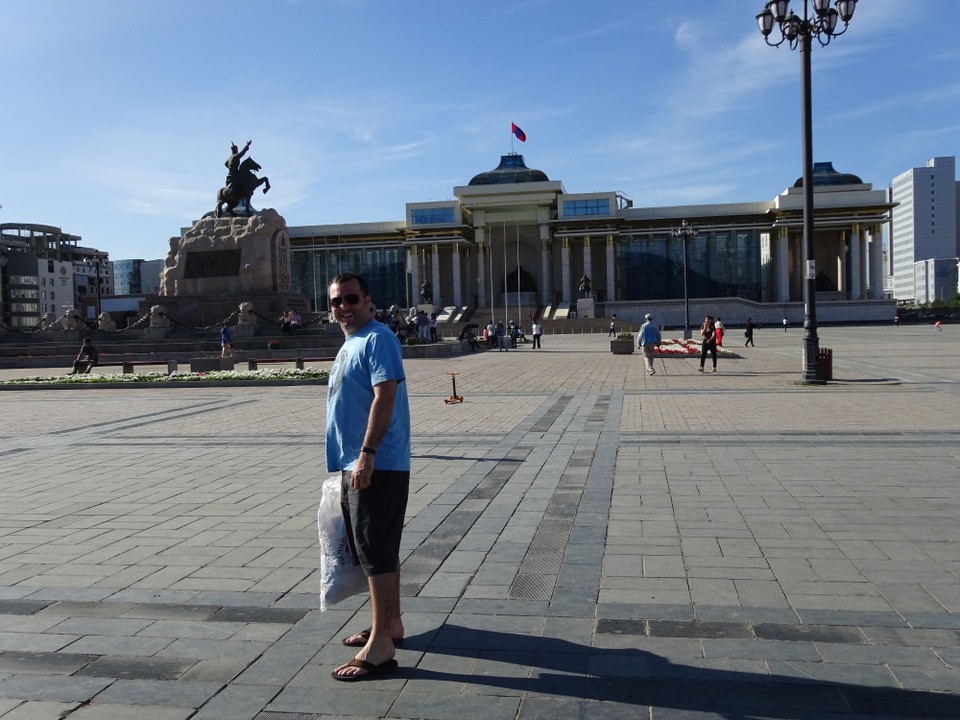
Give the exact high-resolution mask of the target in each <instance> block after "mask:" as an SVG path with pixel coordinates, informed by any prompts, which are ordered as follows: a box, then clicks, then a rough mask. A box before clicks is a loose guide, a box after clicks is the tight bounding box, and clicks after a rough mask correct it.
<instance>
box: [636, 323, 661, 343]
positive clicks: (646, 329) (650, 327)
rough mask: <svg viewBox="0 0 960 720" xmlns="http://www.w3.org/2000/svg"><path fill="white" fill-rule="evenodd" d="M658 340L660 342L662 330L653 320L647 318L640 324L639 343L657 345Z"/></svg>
mask: <svg viewBox="0 0 960 720" xmlns="http://www.w3.org/2000/svg"><path fill="white" fill-rule="evenodd" d="M658 342H660V330H659V329H658V328H657V326H656V325H654V324H653V322H652V321H650V320H647V322H645V323H644V324H643V325H641V326H640V337H639V339H638V340H637V345H639V346H640V347H643V346H644V345H655V344H656V343H658Z"/></svg>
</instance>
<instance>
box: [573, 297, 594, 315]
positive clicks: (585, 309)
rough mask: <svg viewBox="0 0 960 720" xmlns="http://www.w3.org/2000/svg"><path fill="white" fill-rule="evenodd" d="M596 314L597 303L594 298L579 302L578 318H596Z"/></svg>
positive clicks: (581, 299) (582, 299) (583, 299)
mask: <svg viewBox="0 0 960 720" xmlns="http://www.w3.org/2000/svg"><path fill="white" fill-rule="evenodd" d="M596 312H597V311H596V302H595V301H594V299H593V298H580V299H579V300H577V317H578V318H595V317H596V316H597V314H596Z"/></svg>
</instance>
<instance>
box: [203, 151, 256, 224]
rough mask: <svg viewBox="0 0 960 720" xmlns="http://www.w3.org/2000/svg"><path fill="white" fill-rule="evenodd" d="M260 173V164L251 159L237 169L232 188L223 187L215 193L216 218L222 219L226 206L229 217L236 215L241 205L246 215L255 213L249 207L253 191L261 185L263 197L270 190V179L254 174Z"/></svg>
mask: <svg viewBox="0 0 960 720" xmlns="http://www.w3.org/2000/svg"><path fill="white" fill-rule="evenodd" d="M259 171H260V164H259V163H258V162H257V161H256V160H254V159H253V158H247V159H246V160H244V161H243V162H242V163H240V167H239V168H238V169H237V177H236V183H235V185H234V186H232V187H231V186H229V185H227V186H224V187H222V188H220V190H218V191H217V209H216V210H215V211H214V215H215V216H216V217H223V208H224V206H226V208H227V213H228V214H229V215H236V214H237V213H236V212H234V211H235V210H236V209H237V207H238V206H239V205H240V204H241V203H243V206H244V208H245V209H246V214H247V215H252V214H253V213H254V212H256V211H255V210H254V209H253V207H252V206H251V205H250V199H251V198H252V197H253V193H254V191H255V190H256V189H257V188H258V187H260V186H261V185H265V186H266V187H264V189H263V193H264V195H266V194H267V192H268V191H269V190H270V179H269V178H268V177H266V176H263V177H257V175H256V173H257V172H259Z"/></svg>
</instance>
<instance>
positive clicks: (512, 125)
mask: <svg viewBox="0 0 960 720" xmlns="http://www.w3.org/2000/svg"><path fill="white" fill-rule="evenodd" d="M510 130H511V131H512V132H513V134H514V135H516V136H517V140H519V141H520V142H526V141H527V134H526V133H525V132H524V131H523V130H521V129H520V128H518V127H517V124H516V123H510Z"/></svg>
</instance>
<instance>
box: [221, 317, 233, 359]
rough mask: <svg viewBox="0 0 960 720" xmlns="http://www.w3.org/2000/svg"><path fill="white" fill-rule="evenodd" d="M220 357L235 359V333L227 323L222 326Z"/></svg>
mask: <svg viewBox="0 0 960 720" xmlns="http://www.w3.org/2000/svg"><path fill="white" fill-rule="evenodd" d="M220 357H222V358H226V357H233V331H232V330H231V329H230V326H229V325H228V324H227V323H223V325H221V326H220Z"/></svg>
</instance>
